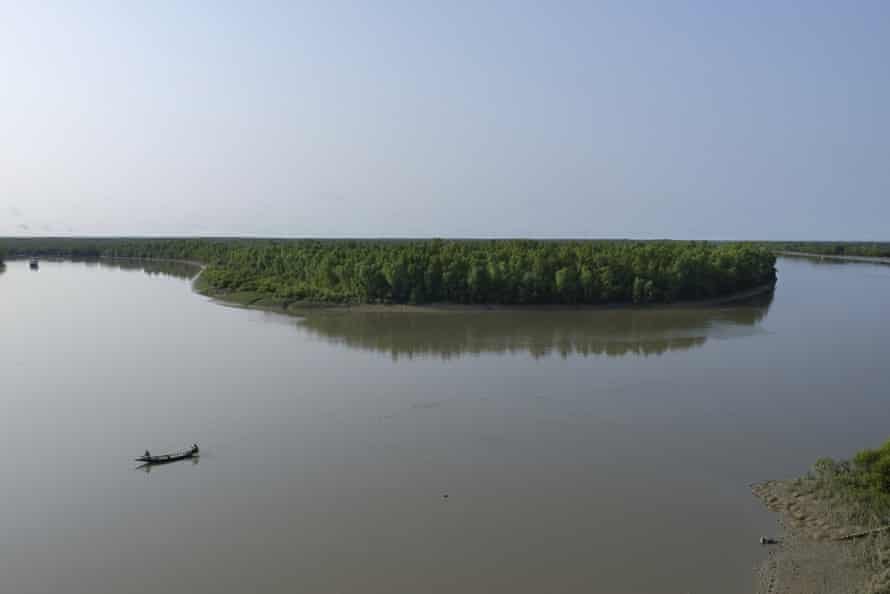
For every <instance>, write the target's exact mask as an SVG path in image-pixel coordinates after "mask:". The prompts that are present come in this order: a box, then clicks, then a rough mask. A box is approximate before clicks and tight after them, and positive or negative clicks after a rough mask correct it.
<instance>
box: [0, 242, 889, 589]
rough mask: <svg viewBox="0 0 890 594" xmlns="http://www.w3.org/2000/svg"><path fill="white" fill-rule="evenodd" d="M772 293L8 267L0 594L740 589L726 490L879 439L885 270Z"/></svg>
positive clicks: (733, 509)
mask: <svg viewBox="0 0 890 594" xmlns="http://www.w3.org/2000/svg"><path fill="white" fill-rule="evenodd" d="M778 272H779V283H778V285H777V289H776V291H775V294H774V296H772V297H771V298H765V299H760V300H758V301H757V302H752V303H749V304H744V305H738V306H732V307H728V306H724V307H718V308H701V309H668V310H609V311H583V312H579V311H561V312H521V313H517V312H466V313H454V312H447V313H422V314H411V313H364V314H360V313H355V312H352V313H349V312H334V313H332V312H327V313H325V312H315V313H310V314H308V315H307V316H306V317H303V318H293V317H290V318H289V317H284V316H280V315H276V314H271V313H264V312H258V311H249V310H243V309H237V308H232V307H225V306H222V305H219V304H217V303H214V302H212V301H210V300H208V299H206V298H204V297H202V296H200V295H197V294H195V293H194V292H192V290H191V284H190V280H189V275H190V271H189V270H188V268H186V267H183V266H173V267H169V266H165V265H160V264H157V263H154V264H150V265H148V268H147V270H146V269H144V268H143V266H141V265H139V264H137V263H132V262H130V263H123V264H116V265H109V264H107V263H103V264H98V263H76V262H41V265H40V270H39V271H31V270H29V269H28V263H27V262H24V261H11V262H8V263H7V266H6V269H5V271H4V272H2V273H0V386H2V390H0V444H2V447H3V451H4V454H5V455H4V456H3V457H2V458H0V489H2V493H3V506H2V507H0V526H2V531H0V591H2V592H10V593H16V594H31V593H33V594H37V593H40V594H46V593H54V592H64V593H66V594H79V593H83V594H103V593H109V594H111V593H115V594H130V593H142V592H145V593H156V592H167V593H173V594H179V593H182V594H186V593H189V594H201V593H214V594H219V593H223V594H225V593H236V592H237V593H241V592H264V593H278V592H281V593H284V592H313V593H332V594H333V593H342V594H346V593H356V594H358V593H361V594H371V593H396V592H405V593H409V592H432V593H439V592H441V593H446V592H448V593H455V592H460V593H462V594H472V593H483V592H484V593H499V592H502V593H510V594H517V593H536V594H538V593H541V592H573V593H574V592H581V591H584V592H604V593H609V594H625V593H626V594H631V593H632V594H639V593H643V592H666V593H676V594H688V593H709V594H710V593H713V592H721V593H730V594H732V593H740V594H741V593H746V594H747V593H750V592H752V590H753V585H754V570H755V567H756V566H757V565H758V564H759V563H760V561H761V560H762V559H763V558H764V557H765V552H764V550H763V548H761V547H760V546H759V545H758V544H757V539H758V537H759V536H760V535H762V534H766V535H772V534H775V531H776V525H775V518H774V517H772V516H771V515H770V514H769V513H767V512H765V511H764V510H763V509H761V508H760V506H759V503H758V502H757V501H756V500H755V499H754V497H753V496H751V494H750V492H749V487H748V485H749V483H751V482H754V481H759V480H763V479H770V478H783V477H791V476H796V475H800V474H802V473H804V472H806V470H807V469H808V467H809V466H810V465H811V464H812V462H814V461H815V460H816V459H817V458H819V457H821V456H835V457H843V456H848V455H850V454H851V453H853V452H854V451H855V450H857V449H859V448H862V447H866V446H875V445H878V444H880V443H882V442H883V441H885V440H886V439H887V438H888V437H890V424H888V420H890V419H888V417H890V415H888V412H887V411H888V389H887V387H888V379H890V365H888V362H887V353H890V332H888V330H890V318H888V317H887V316H886V313H885V312H886V307H887V304H888V303H890V267H888V266H879V265H874V264H863V263H855V264H853V263H850V264H848V263H836V262H831V263H828V262H818V261H814V260H807V259H792V258H781V259H780V260H779V263H778ZM193 442H198V443H199V444H200V446H201V448H202V455H201V456H200V458H199V459H198V460H197V461H195V462H191V461H185V462H181V463H176V464H171V465H167V466H162V467H154V468H152V469H150V472H147V471H146V470H145V469H140V468H137V466H138V465H137V463H135V462H133V461H132V459H133V458H134V457H136V456H137V455H139V454H141V453H142V452H143V451H144V450H145V449H146V448H148V449H151V450H152V451H153V452H157V453H161V452H163V451H166V450H175V449H180V448H183V447H186V446H189V445H191V444H192V443H193ZM446 495H447V497H446Z"/></svg>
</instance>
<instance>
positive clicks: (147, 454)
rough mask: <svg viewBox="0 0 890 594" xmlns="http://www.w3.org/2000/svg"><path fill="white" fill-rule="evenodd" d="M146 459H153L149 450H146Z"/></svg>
mask: <svg viewBox="0 0 890 594" xmlns="http://www.w3.org/2000/svg"><path fill="white" fill-rule="evenodd" d="M145 457H146V458H151V454H149V453H148V450H145Z"/></svg>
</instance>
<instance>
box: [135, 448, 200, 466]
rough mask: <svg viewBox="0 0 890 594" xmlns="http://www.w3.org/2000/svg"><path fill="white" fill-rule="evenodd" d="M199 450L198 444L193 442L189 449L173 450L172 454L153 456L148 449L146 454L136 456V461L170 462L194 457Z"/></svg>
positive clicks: (147, 462)
mask: <svg viewBox="0 0 890 594" xmlns="http://www.w3.org/2000/svg"><path fill="white" fill-rule="evenodd" d="M199 452H200V450H199V449H198V444H193V445H192V447H191V448H189V449H187V450H182V451H179V452H173V453H171V454H160V455H157V456H153V455H152V454H151V453H150V452H149V451H148V450H145V454H143V455H141V456H139V457H138V458H136V462H143V463H145V464H167V463H168V462H176V461H177V460H186V459H188V458H194V457H195V456H197V455H198V453H199Z"/></svg>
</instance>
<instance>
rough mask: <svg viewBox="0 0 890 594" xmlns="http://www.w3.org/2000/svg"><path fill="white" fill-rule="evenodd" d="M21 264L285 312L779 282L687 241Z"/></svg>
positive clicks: (359, 245) (275, 244) (753, 249)
mask: <svg viewBox="0 0 890 594" xmlns="http://www.w3.org/2000/svg"><path fill="white" fill-rule="evenodd" d="M4 244H5V246H6V248H7V249H8V250H9V252H10V253H11V254H14V255H20V256H24V255H29V256H35V255H36V256H58V257H70V258H95V257H135V258H165V259H175V260H192V261H197V262H200V263H202V264H204V265H205V266H206V268H205V270H204V273H203V274H202V276H201V279H200V288H201V289H202V290H203V291H205V292H207V293H209V294H214V295H223V296H225V295H229V296H231V297H233V298H235V300H241V301H247V300H250V301H256V300H272V301H274V302H277V303H291V302H317V303H352V304H368V303H384V304H386V303H402V304H425V303H456V304H502V305H544V304H565V305H577V304H613V303H636V304H646V303H673V302H677V301H686V300H701V299H714V298H718V297H721V296H726V295H731V294H734V293H738V292H741V291H747V290H751V289H754V288H756V287H761V286H764V285H772V284H773V283H774V282H775V280H776V271H775V256H774V255H773V254H772V253H771V252H770V251H769V250H768V249H764V248H762V247H758V246H755V245H751V244H729V243H707V242H675V241H645V242H643V241H530V240H490V241H488V240H439V239H434V240H286V239H282V240H273V239H8V240H4Z"/></svg>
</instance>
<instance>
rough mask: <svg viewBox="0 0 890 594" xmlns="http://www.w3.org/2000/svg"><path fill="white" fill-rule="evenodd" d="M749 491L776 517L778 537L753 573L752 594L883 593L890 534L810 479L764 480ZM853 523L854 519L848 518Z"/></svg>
mask: <svg viewBox="0 0 890 594" xmlns="http://www.w3.org/2000/svg"><path fill="white" fill-rule="evenodd" d="M751 491H752V492H753V493H754V495H755V496H756V497H758V498H759V499H760V500H761V501H762V502H763V503H764V504H765V505H766V506H767V508H769V509H770V510H771V511H773V512H776V513H778V514H779V518H778V525H779V528H780V532H781V534H780V535H779V536H776V537H773V536H772V535H767V537H768V538H775V540H776V543H775V544H770V545H766V546H768V547H769V553H768V558H767V560H766V561H764V563H763V564H762V566H761V567H760V569H759V571H758V574H757V581H756V582H757V591H756V592H757V594H854V593H855V594H888V593H890V532H888V531H886V530H883V529H882V527H881V526H879V525H877V524H878V519H877V518H873V519H871V520H869V519H868V518H863V517H862V516H861V515H860V514H856V513H854V511H853V510H852V509H851V507H850V506H851V504H850V503H849V502H848V501H847V500H846V499H845V498H844V496H843V495H842V494H841V493H838V492H834V491H832V490H831V489H830V488H827V487H826V486H825V485H824V484H823V483H822V482H820V481H819V480H817V479H816V478H815V477H811V476H808V477H805V478H801V479H795V480H788V481H766V482H763V483H757V484H755V485H752V487H751ZM853 518H858V519H853Z"/></svg>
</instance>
